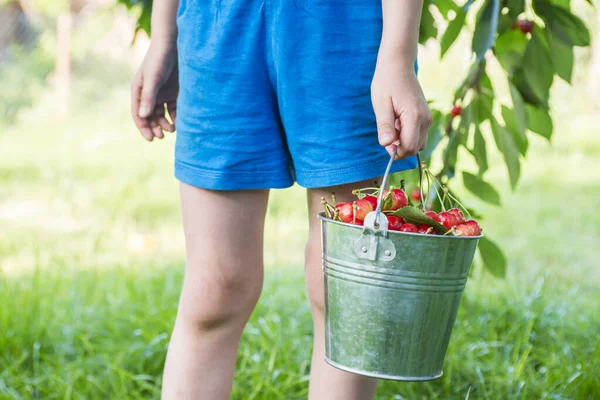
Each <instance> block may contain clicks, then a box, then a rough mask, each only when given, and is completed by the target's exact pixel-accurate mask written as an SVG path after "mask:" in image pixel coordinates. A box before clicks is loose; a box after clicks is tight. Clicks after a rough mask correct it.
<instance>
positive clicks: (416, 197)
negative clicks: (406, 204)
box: [410, 189, 421, 202]
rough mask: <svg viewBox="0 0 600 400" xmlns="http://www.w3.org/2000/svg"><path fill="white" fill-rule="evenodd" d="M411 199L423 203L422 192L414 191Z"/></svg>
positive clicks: (411, 193)
mask: <svg viewBox="0 0 600 400" xmlns="http://www.w3.org/2000/svg"><path fill="white" fill-rule="evenodd" d="M410 198H411V199H413V201H419V202H420V201H421V191H420V190H419V189H413V191H412V192H410Z"/></svg>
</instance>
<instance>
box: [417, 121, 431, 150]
mask: <svg viewBox="0 0 600 400" xmlns="http://www.w3.org/2000/svg"><path fill="white" fill-rule="evenodd" d="M420 129H421V145H420V146H419V151H421V150H425V147H427V134H428V133H429V127H428V126H427V125H426V124H425V125H423V124H422V125H421V128H420Z"/></svg>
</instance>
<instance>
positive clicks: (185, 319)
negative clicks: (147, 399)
mask: <svg viewBox="0 0 600 400" xmlns="http://www.w3.org/2000/svg"><path fill="white" fill-rule="evenodd" d="M267 199H268V191H267V190H252V191H250V190H249V191H228V192H218V191H210V190H204V189H199V188H195V187H192V186H189V185H186V184H183V183H182V184H181V204H182V213H183V225H184V230H185V238H186V251H187V263H186V264H187V265H186V274H185V280H184V284H183V292H182V295H181V299H180V302H179V310H178V312H177V319H176V322H175V328H174V330H173V334H172V337H171V341H170V344H169V351H168V354H167V361H166V365H165V372H164V378H163V388H162V398H163V399H164V400H173V399H190V400H196V399H210V400H226V399H229V396H230V392H231V385H232V381H233V374H234V368H235V361H236V353H237V349H238V344H239V340H240V337H241V334H242V331H243V329H244V326H245V325H246V322H247V321H248V318H249V316H250V314H251V312H252V310H253V308H254V306H255V304H256V302H257V301H258V297H259V296H260V291H261V289H262V282H263V254H262V252H263V226H264V218H265V212H266V206H267Z"/></svg>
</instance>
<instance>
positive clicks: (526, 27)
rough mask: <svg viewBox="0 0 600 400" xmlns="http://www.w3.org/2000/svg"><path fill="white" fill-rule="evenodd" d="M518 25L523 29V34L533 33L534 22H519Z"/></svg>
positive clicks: (524, 20)
mask: <svg viewBox="0 0 600 400" xmlns="http://www.w3.org/2000/svg"><path fill="white" fill-rule="evenodd" d="M517 25H518V26H519V28H520V29H521V32H523V33H524V34H526V33H531V32H533V27H534V25H533V22H531V21H528V20H526V19H521V20H518V22H517Z"/></svg>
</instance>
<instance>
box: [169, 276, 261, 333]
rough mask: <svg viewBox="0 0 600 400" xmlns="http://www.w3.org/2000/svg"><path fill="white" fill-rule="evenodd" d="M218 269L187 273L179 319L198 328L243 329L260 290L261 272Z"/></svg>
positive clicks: (193, 327)
mask: <svg viewBox="0 0 600 400" xmlns="http://www.w3.org/2000/svg"><path fill="white" fill-rule="evenodd" d="M213 269H214V270H215V271H218V272H217V273H210V274H202V275H201V276H194V277H191V276H188V277H186V282H185V284H184V289H183V295H182V297H181V302H180V305H179V315H178V319H182V320H183V321H182V322H184V323H185V324H186V325H188V326H190V327H191V328H192V329H195V330H197V331H201V332H205V331H212V330H217V329H228V328H232V329H243V327H244V325H245V324H246V322H247V321H248V318H249V317H250V314H251V313H252V310H253V309H254V306H255V305H256V302H257V301H258V298H259V297H260V292H261V290H262V275H261V276H256V277H249V276H248V275H247V274H229V273H223V272H222V270H220V271H219V269H218V268H213Z"/></svg>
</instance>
